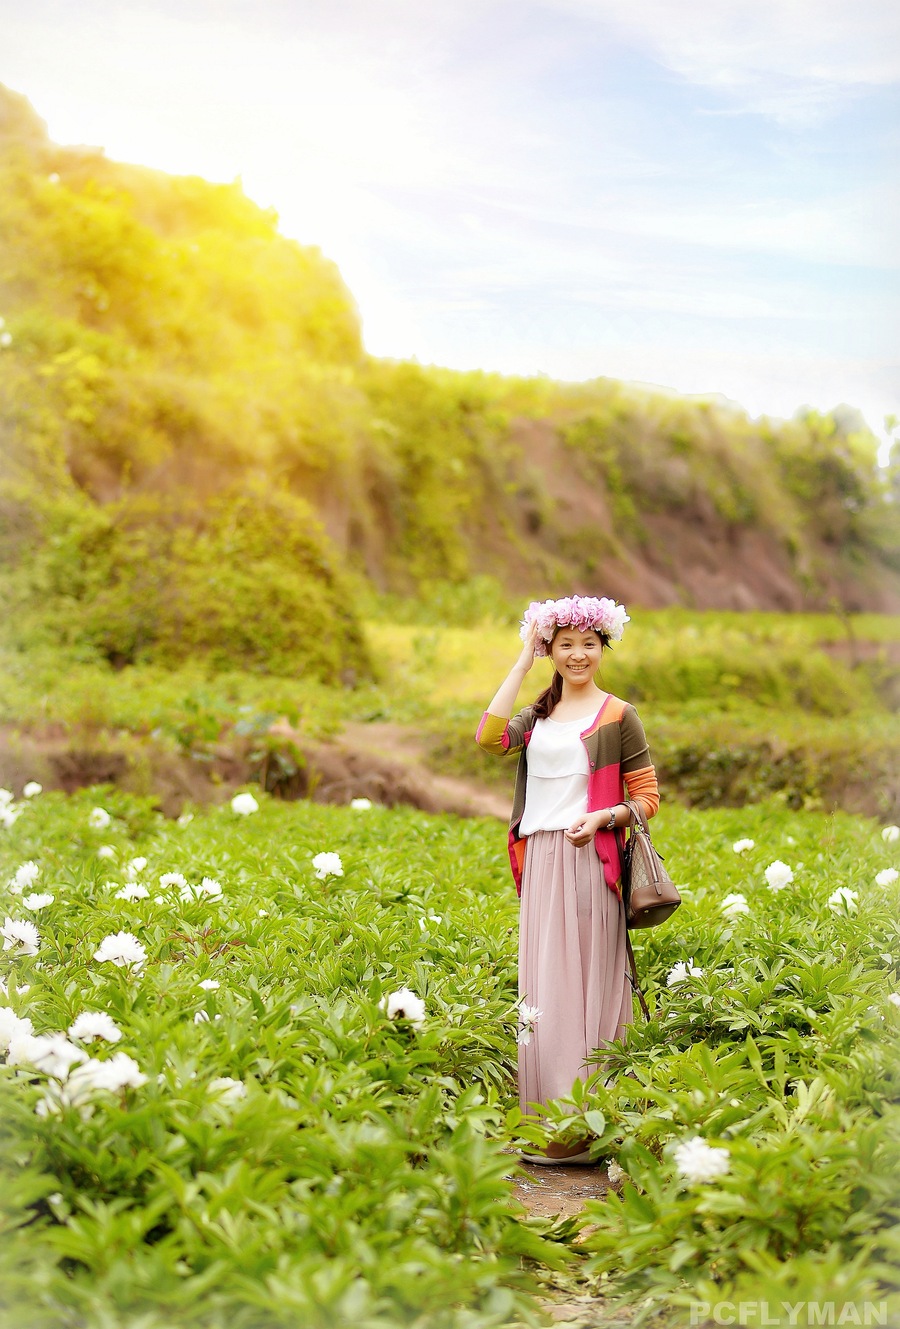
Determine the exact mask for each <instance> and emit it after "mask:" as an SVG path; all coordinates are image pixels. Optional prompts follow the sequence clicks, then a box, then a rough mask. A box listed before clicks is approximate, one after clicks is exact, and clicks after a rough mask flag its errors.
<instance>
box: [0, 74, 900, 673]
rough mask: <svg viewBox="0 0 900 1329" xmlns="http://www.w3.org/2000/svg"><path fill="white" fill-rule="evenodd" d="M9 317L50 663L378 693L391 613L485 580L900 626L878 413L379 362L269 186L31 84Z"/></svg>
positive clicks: (10, 576)
mask: <svg viewBox="0 0 900 1329" xmlns="http://www.w3.org/2000/svg"><path fill="white" fill-rule="evenodd" d="M0 316H2V318H3V319H4V324H3V328H2V339H3V342H4V345H3V346H2V348H0V400H2V402H3V405H2V414H0V444H2V473H0V526H2V532H0V567H2V569H3V579H2V585H3V589H2V597H3V607H4V611H5V619H6V623H7V629H6V630H7V633H8V636H9V639H10V641H11V642H12V643H13V644H14V645H16V646H18V647H19V648H21V649H27V648H29V647H30V646H32V645H33V644H35V643H39V642H42V641H46V640H50V639H52V640H53V642H54V643H55V644H59V643H60V642H62V644H63V645H65V646H67V647H70V648H71V650H72V651H74V652H75V654H76V655H78V656H79V657H80V658H84V659H97V658H99V659H103V660H106V661H109V662H110V663H112V664H113V665H115V666H117V667H119V666H123V665H126V664H129V663H134V662H136V661H140V660H151V659H152V660H157V661H159V662H161V663H173V664H174V663H178V662H179V661H183V660H185V659H188V658H190V657H192V656H195V655H197V654H203V655H205V656H207V657H208V658H209V660H210V662H211V663H212V664H213V666H215V667H218V666H219V665H222V666H224V665H226V664H228V665H238V664H239V665H241V666H244V667H247V668H251V669H255V670H259V671H273V672H278V671H281V672H290V671H291V670H296V669H298V668H302V669H303V670H304V671H306V672H307V673H309V674H311V675H317V676H319V677H321V678H323V679H329V678H332V679H335V678H340V679H341V680H342V681H344V682H347V681H352V680H353V679H354V678H355V677H358V676H359V675H365V674H366V673H367V671H368V670H369V667H370V665H369V661H368V659H367V656H366V650H365V646H364V641H363V637H362V634H361V632H360V629H359V622H358V616H357V614H356V613H355V612H354V610H353V609H352V608H351V606H353V605H354V604H356V603H358V601H359V598H360V597H361V596H365V595H366V594H368V593H369V592H370V591H372V590H374V591H376V592H379V593H393V594H395V595H400V596H409V595H415V596H418V597H423V596H424V597H427V596H430V595H434V594H437V593H438V592H439V590H440V588H441V587H442V586H446V585H447V584H448V583H449V584H455V585H465V584H466V583H469V582H471V580H472V579H473V578H476V577H480V578H485V577H489V578H491V579H492V583H491V584H493V585H496V586H497V588H498V592H500V593H507V594H514V595H516V596H531V595H543V594H546V593H549V592H550V591H552V590H555V589H557V588H560V587H562V588H565V589H569V588H573V589H577V590H597V589H602V590H603V591H604V592H606V593H610V594H613V595H615V596H617V597H619V598H623V599H625V600H627V601H628V602H631V603H638V604H642V605H645V606H648V607H653V606H666V605H678V604H683V605H687V606H692V607H695V608H701V609H703V608H724V609H751V608H760V609H789V610H799V609H815V608H830V607H835V606H839V607H842V608H844V609H846V610H850V611H856V610H867V609H868V610H874V611H882V612H883V611H890V612H893V611H896V610H897V609H900V530H898V524H897V522H896V508H895V506H893V503H892V499H893V498H894V497H895V494H893V493H892V492H891V484H892V483H894V484H895V483H896V481H895V479H894V480H892V477H891V475H885V474H884V473H882V472H880V471H879V469H878V467H877V465H876V453H875V443H874V440H873V439H872V437H871V436H870V435H869V434H868V433H867V432H866V431H864V430H861V429H859V428H858V422H856V421H855V420H854V415H853V412H852V411H849V410H846V409H842V410H840V411H835V412H834V413H832V414H831V415H827V416H820V415H817V414H815V413H810V414H808V415H807V416H805V417H804V418H802V419H797V420H795V421H792V422H789V423H781V424H775V423H771V422H767V421H761V422H751V421H750V420H748V419H747V417H746V416H744V415H742V414H741V413H740V412H737V411H734V410H731V409H728V408H725V407H723V406H721V405H719V404H717V403H714V402H707V401H698V400H693V399H684V398H678V397H675V396H671V395H666V394H663V393H653V392H650V391H647V390H642V389H639V388H637V387H633V386H628V385H623V384H620V383H616V382H614V381H612V380H605V379H598V380H595V381H593V382H590V383H585V384H579V385H567V384H560V383H553V382H551V381H549V380H544V379H535V380H526V379H510V378H501V377H499V376H495V375H488V374H482V373H468V374H463V373H454V372H450V371H447V370H442V369H436V368H424V367H422V366H420V365H418V364H415V363H393V362H385V361H378V360H376V359H373V358H372V357H370V356H368V355H367V354H366V353H365V350H364V348H363V345H362V341H361V337H360V329H359V320H358V317H357V313H356V310H355V307H354V304H353V300H352V296H351V294H350V293H349V292H348V291H347V289H346V287H345V286H344V284H343V282H342V280H341V277H340V274H339V273H338V271H337V269H336V268H335V267H334V265H333V264H332V263H330V262H329V261H328V260H327V259H326V258H324V257H323V255H322V254H321V253H320V252H319V251H318V250H316V249H313V248H308V247H302V246H300V245H298V244H296V243H294V242H293V241H289V240H287V239H285V238H284V237H283V236H281V235H280V234H279V232H278V229H277V218H276V217H275V216H274V214H272V213H271V212H267V211H264V210H261V209H259V208H258V207H256V206H255V205H254V204H253V203H252V202H250V201H249V200H248V199H247V198H246V197H245V196H244V195H243V193H242V191H241V188H240V186H239V185H238V184H231V185H213V184H209V183H207V182H205V181H203V180H200V179H196V178H190V177H172V176H168V175H165V174H163V173H161V172H157V171H151V170H148V169H145V168H141V167H134V166H128V165H123V164H120V163H114V162H111V161H109V160H108V159H107V158H106V157H105V156H104V154H103V153H102V151H100V150H99V149H85V148H63V147H58V146H56V145H54V144H53V143H52V142H51V141H50V140H49V138H48V136H47V134H46V130H45V127H44V126H43V124H42V122H41V121H40V120H39V118H38V117H37V115H36V114H35V113H34V111H33V110H32V108H31V107H30V105H29V104H28V103H27V102H26V101H25V99H24V98H23V97H21V96H19V95H18V94H15V93H12V92H9V91H7V90H3V89H0ZM894 476H896V472H894ZM348 643H349V649H348Z"/></svg>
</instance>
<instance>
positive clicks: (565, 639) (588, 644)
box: [550, 628, 603, 684]
mask: <svg viewBox="0 0 900 1329" xmlns="http://www.w3.org/2000/svg"><path fill="white" fill-rule="evenodd" d="M602 653H603V643H602V641H601V640H600V635H599V633H597V632H594V631H593V630H592V629H590V628H589V629H588V630H587V631H586V632H584V631H582V630H581V628H560V629H559V631H558V632H557V634H556V636H555V637H554V638H553V642H552V644H551V646H550V658H551V660H552V661H553V663H554V665H555V666H556V668H557V671H558V672H559V673H560V674H561V675H562V677H563V679H564V680H565V681H566V682H569V683H575V684H578V683H590V682H592V681H593V678H594V675H595V674H596V672H597V670H598V669H599V668H600V656H601V655H602Z"/></svg>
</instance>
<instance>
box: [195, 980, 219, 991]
mask: <svg viewBox="0 0 900 1329" xmlns="http://www.w3.org/2000/svg"><path fill="white" fill-rule="evenodd" d="M220 986H221V984H220V983H219V980H218V979H217V978H201V980H200V982H199V983H198V984H197V987H198V988H203V989H204V991H206V992H215V990H216V988H218V987H220Z"/></svg>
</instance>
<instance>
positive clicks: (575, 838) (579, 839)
mask: <svg viewBox="0 0 900 1329" xmlns="http://www.w3.org/2000/svg"><path fill="white" fill-rule="evenodd" d="M608 821H609V808H607V809H606V811H605V812H602V811H601V812H586V813H585V815H584V816H583V817H579V819H578V821H574V822H573V823H572V825H571V826H569V827H567V828H566V830H565V831H563V834H564V835H565V837H566V839H567V840H568V841H569V843H570V844H573V845H575V847H576V849H580V848H582V846H583V845H586V844H590V843H591V841H592V840H593V838H594V836H595V835H596V834H597V832H598V831H599V829H600V827H601V826H605V825H606V824H607V822H608Z"/></svg>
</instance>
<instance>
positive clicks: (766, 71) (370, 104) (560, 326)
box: [0, 0, 900, 438]
mask: <svg viewBox="0 0 900 1329" xmlns="http://www.w3.org/2000/svg"><path fill="white" fill-rule="evenodd" d="M0 82H3V83H5V84H6V85H7V86H8V87H11V88H13V89H15V90H16V91H17V92H22V93H24V94H25V95H26V96H27V97H28V98H29V100H30V101H31V102H32V105H33V106H34V107H35V109H36V111H37V112H38V114H39V115H40V116H41V117H42V118H43V119H44V120H46V122H47V124H48V127H49V130H50V134H51V136H52V137H53V138H54V139H55V140H56V141H57V142H59V143H65V144H91V145H96V146H101V147H103V148H104V149H105V150H106V152H107V154H108V155H109V156H110V157H113V158H115V159H118V160H123V161H130V162H139V163H142V164H145V165H149V166H155V167H159V168H161V169H163V170H167V171H172V172H175V173H189V174H199V175H203V176H205V177H206V178H208V179H212V180H232V179H234V178H235V177H240V178H241V180H242V182H243V185H244V188H245V190H246V192H247V193H248V195H249V196H250V197H251V198H253V199H254V200H255V201H256V202H258V203H260V204H262V205H264V206H272V207H274V208H275V209H276V210H277V212H278V214H279V217H280V226H281V230H282V231H283V232H284V234H286V235H288V236H291V237H294V238H296V239H297V240H300V241H302V242H303V243H307V244H315V245H317V246H318V247H319V248H320V249H321V250H322V251H323V252H324V253H325V254H326V255H328V256H329V257H330V258H332V259H333V260H334V261H335V262H336V263H337V264H338V266H339V268H340V270H341V273H342V275H343V277H344V280H345V281H346V283H347V285H348V286H349V288H350V290H351V292H352V294H353V296H354V299H355V300H356V303H357V306H358V308H359V311H360V316H361V320H362V327H363V336H364V340H365V344H366V347H367V349H368V350H369V351H370V352H371V353H372V354H374V355H379V356H388V357H393V358H404V359H406V358H415V359H417V360H419V361H420V362H422V363H424V364H440V365H446V366H449V367H452V368H458V369H475V368H481V369H487V370H499V371H501V372H504V373H511V374H548V375H550V376H551V377H553V378H561V379H587V378H593V377H597V376H609V377H614V378H622V379H626V380H630V381H639V382H643V383H652V384H658V385H660V386H664V387H668V388H673V389H676V390H678V391H680V392H686V393H702V394H720V395H723V396H725V397H727V398H730V399H732V400H734V401H736V402H738V403H739V404H740V405H741V406H743V407H744V408H745V409H747V410H748V411H749V413H750V414H751V415H752V416H758V415H761V414H766V415H770V416H775V417H789V416H791V415H793V414H794V412H795V411H796V410H797V409H798V408H800V407H803V406H812V407H815V408H817V409H820V410H828V409H830V408H832V407H834V406H835V405H837V404H839V403H843V402H846V403H849V404H850V405H853V406H855V407H857V408H859V409H860V410H861V411H862V413H863V415H864V416H865V418H866V421H867V423H868V424H869V426H870V427H871V428H872V429H873V431H874V432H875V433H876V434H877V435H878V436H879V437H880V438H883V437H884V430H883V422H884V417H885V415H887V414H889V413H895V414H897V415H898V416H900V354H898V350H900V336H898V333H900V326H898V325H900V300H898V291H900V245H898V244H897V242H896V239H895V233H896V231H897V230H898V227H897V221H896V219H897V216H898V215H900V209H898V203H900V170H898V163H900V5H898V4H897V3H896V0H677V3H675V0H443V3H441V4H428V3H425V2H424V0H155V2H152V3H151V2H150V0H147V2H146V3H142V4H132V3H129V0H78V3H77V4H73V3H71V0H28V3H27V4H23V3H22V0H0Z"/></svg>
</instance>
